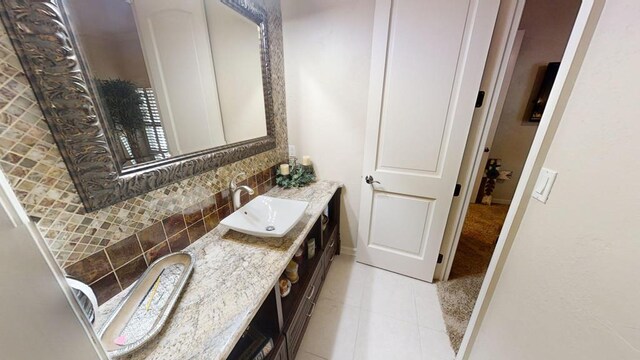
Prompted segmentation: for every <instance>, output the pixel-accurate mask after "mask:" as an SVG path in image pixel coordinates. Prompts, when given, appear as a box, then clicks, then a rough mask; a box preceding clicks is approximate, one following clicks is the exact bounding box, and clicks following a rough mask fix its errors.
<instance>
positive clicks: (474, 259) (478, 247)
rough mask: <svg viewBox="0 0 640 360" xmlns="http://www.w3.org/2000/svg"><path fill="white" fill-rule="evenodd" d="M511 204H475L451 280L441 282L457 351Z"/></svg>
mask: <svg viewBox="0 0 640 360" xmlns="http://www.w3.org/2000/svg"><path fill="white" fill-rule="evenodd" d="M508 209H509V206H507V205H482V204H471V205H470V206H469V211H468V212H467V217H466V219H465V222H464V225H463V227H462V235H461V236H460V242H459V243H458V249H457V250H456V255H455V258H454V260H453V266H452V267H451V274H450V275H449V280H448V281H441V282H439V283H438V298H439V300H440V306H441V307H442V315H443V317H444V322H445V325H446V327H447V333H448V334H449V339H450V340H451V346H452V347H453V349H454V351H455V352H456V353H457V352H458V349H459V348H460V343H461V342H462V337H463V336H464V332H465V330H466V329H467V324H468V323H469V319H470V318H471V312H472V311H473V306H474V305H475V303H476V299H477V298H478V293H480V287H481V286H482V280H483V279H484V275H485V273H486V271H487V267H488V266H489V261H490V260H491V255H492V253H493V248H494V243H495V241H496V239H497V237H498V235H499V234H500V229H501V228H502V224H503V223H504V219H505V217H506V215H507V210H508Z"/></svg>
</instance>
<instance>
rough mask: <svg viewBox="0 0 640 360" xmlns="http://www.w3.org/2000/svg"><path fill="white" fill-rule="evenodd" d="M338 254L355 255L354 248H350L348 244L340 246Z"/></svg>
mask: <svg viewBox="0 0 640 360" xmlns="http://www.w3.org/2000/svg"><path fill="white" fill-rule="evenodd" d="M340 254H342V255H350V256H356V248H352V247H348V246H340Z"/></svg>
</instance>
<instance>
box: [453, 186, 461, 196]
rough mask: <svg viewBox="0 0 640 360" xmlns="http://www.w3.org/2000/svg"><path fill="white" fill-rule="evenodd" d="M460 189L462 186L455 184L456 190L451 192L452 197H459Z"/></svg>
mask: <svg viewBox="0 0 640 360" xmlns="http://www.w3.org/2000/svg"><path fill="white" fill-rule="evenodd" d="M461 189H462V185H460V184H456V188H455V190H453V196H454V197H456V196H459V195H460V190H461Z"/></svg>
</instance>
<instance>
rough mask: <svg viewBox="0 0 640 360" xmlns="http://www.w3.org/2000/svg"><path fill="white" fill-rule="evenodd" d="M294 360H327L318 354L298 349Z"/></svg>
mask: <svg viewBox="0 0 640 360" xmlns="http://www.w3.org/2000/svg"><path fill="white" fill-rule="evenodd" d="M296 360H328V359H325V358H323V357H320V356H318V355H314V354H311V353H308V352H306V351H302V350H298V354H296Z"/></svg>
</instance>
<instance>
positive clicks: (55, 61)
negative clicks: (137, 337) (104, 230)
mask: <svg viewBox="0 0 640 360" xmlns="http://www.w3.org/2000/svg"><path fill="white" fill-rule="evenodd" d="M0 1H1V3H2V6H3V11H2V20H3V22H4V24H5V27H6V28H7V31H8V33H9V35H10V37H11V39H12V42H13V44H14V47H15V49H16V52H17V53H18V56H19V58H20V61H21V62H22V65H23V67H24V69H25V72H26V75H27V77H28V79H29V81H30V83H31V85H32V87H33V89H34V92H35V95H36V97H37V99H38V101H39V103H40V106H41V108H42V111H43V113H44V115H45V117H46V119H47V123H48V125H49V127H50V129H51V132H52V135H53V137H54V140H55V142H56V143H57V145H58V148H59V150H60V152H61V155H62V157H63V159H64V161H65V163H66V166H67V169H68V170H69V173H70V175H71V178H72V179H73V182H74V183H75V187H76V189H77V191H78V195H79V196H80V198H81V200H82V202H83V204H84V207H85V209H86V211H87V212H90V211H93V210H97V209H100V208H103V207H106V206H108V205H112V204H114V203H117V202H120V201H122V200H125V199H128V198H131V197H135V196H138V195H141V194H143V193H146V192H149V191H151V190H154V189H157V188H160V187H163V186H166V185H169V184H171V183H174V182H177V181H180V180H183V179H185V178H188V177H191V176H193V175H197V174H200V173H203V172H206V171H209V170H212V169H215V168H217V167H220V166H222V165H225V164H229V163H232V162H235V161H238V160H241V159H244V158H247V157H250V156H252V155H255V154H258V153H261V152H264V151H267V150H270V149H273V148H275V147H276V138H275V131H276V129H275V123H274V116H275V115H274V100H273V95H272V74H271V61H270V51H269V36H268V32H269V26H268V21H267V15H266V11H265V10H264V9H263V8H262V7H261V6H260V5H259V4H258V3H257V2H254V1H252V0H204V1H203V0H198V1H195V0H193V1H192V0H184V1H180V2H175V1H173V2H171V1H162V0H0ZM176 4H177V5H176ZM176 6H178V7H176ZM186 25H188V26H186ZM221 29H223V30H221ZM220 34H222V35H221V36H218V35H220Z"/></svg>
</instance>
